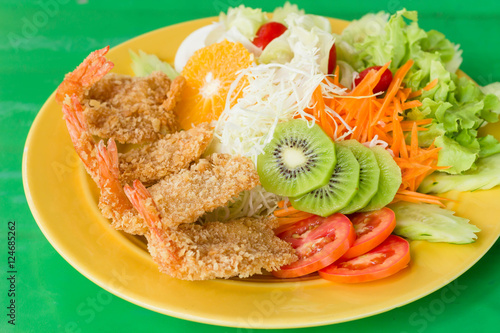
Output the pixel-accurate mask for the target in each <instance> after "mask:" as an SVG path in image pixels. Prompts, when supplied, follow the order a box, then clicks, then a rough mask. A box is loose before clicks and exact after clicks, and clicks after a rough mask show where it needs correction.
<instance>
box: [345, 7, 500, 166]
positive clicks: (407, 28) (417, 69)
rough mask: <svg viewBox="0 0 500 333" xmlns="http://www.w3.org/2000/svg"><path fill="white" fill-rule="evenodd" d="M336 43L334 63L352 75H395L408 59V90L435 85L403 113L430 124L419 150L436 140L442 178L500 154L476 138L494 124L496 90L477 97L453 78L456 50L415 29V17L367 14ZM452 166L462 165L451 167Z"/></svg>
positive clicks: (473, 88)
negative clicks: (377, 70) (376, 69)
mask: <svg viewBox="0 0 500 333" xmlns="http://www.w3.org/2000/svg"><path fill="white" fill-rule="evenodd" d="M405 18H406V19H409V20H410V23H407V21H405ZM338 38H339V39H340V41H338V42H337V44H338V48H339V59H340V60H343V61H345V62H347V63H349V64H350V65H351V66H353V68H354V69H355V70H357V71H361V70H364V69H365V68H367V67H370V66H381V65H383V64H385V63H387V62H389V61H391V64H390V66H389V69H391V70H392V71H393V72H394V71H395V70H397V69H398V68H399V67H401V66H402V65H403V64H404V62H406V61H408V59H412V60H413V61H414V65H413V66H412V68H411V69H410V70H409V72H408V75H407V76H406V77H405V80H404V82H405V84H406V85H407V86H408V87H409V88H412V89H413V90H418V89H422V88H423V87H425V86H426V85H427V84H428V83H429V82H432V81H433V80H435V79H437V80H438V81H437V84H436V85H435V86H434V87H433V88H432V89H429V90H427V91H423V92H422V94H421V95H419V96H416V95H414V97H416V98H417V100H420V101H421V102H422V104H421V105H420V106H416V107H414V108H411V109H409V110H406V111H405V117H406V118H407V119H410V120H421V119H427V118H429V119H432V123H430V124H427V125H426V126H425V128H427V129H429V131H422V132H420V133H419V136H422V138H421V140H420V145H421V146H429V145H430V144H431V143H432V141H433V140H434V139H436V143H435V144H436V146H438V147H442V148H444V149H442V150H441V151H440V152H439V163H438V165H439V166H450V167H449V168H447V169H443V170H442V171H443V172H447V173H451V174H459V173H461V172H463V171H466V170H468V169H470V168H471V167H472V166H473V165H474V162H475V161H476V159H477V158H478V157H479V156H488V154H492V153H496V152H498V151H500V147H498V141H497V140H496V139H494V138H493V137H489V138H488V139H484V138H481V137H479V138H478V133H477V130H478V129H479V127H480V126H482V125H483V124H484V123H485V122H496V121H497V120H498V114H499V113H500V104H499V103H500V102H499V100H498V97H497V96H495V95H494V94H492V92H494V91H495V90H498V86H492V87H490V88H488V89H486V90H484V91H483V92H482V91H481V89H480V88H479V87H478V86H477V85H476V84H475V83H474V82H472V81H470V80H469V79H467V78H459V77H458V76H457V75H456V74H455V72H456V71H457V69H458V67H459V66H460V63H461V62H462V58H461V53H462V51H461V50H459V46H458V45H455V44H453V43H451V42H450V41H449V40H447V39H446V38H445V36H444V35H443V34H441V33H439V32H437V31H434V30H431V31H429V32H425V31H424V30H422V29H420V28H419V26H418V24H417V13H416V12H410V11H406V10H402V11H399V12H397V13H396V14H395V15H393V16H391V17H389V16H388V15H387V14H384V13H378V14H368V15H366V16H364V17H363V18H362V19H360V20H359V21H354V22H353V23H351V24H350V25H349V26H348V27H347V28H346V29H345V30H344V32H343V33H342V35H340V36H339V37H338ZM495 87H496V89H495ZM497 94H498V93H497ZM457 160H460V161H461V163H459V164H456V163H450V161H457Z"/></svg>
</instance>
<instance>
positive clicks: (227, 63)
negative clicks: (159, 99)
mask: <svg viewBox="0 0 500 333" xmlns="http://www.w3.org/2000/svg"><path fill="white" fill-rule="evenodd" d="M252 62H253V55H252V54H251V53H250V52H248V51H247V49H246V48H245V47H244V46H243V45H242V44H241V43H233V42H228V41H227V40H225V41H223V42H220V43H216V44H212V45H210V46H207V47H204V48H202V49H199V50H198V51H196V52H195V53H194V54H193V55H192V56H191V58H189V60H188V62H187V64H186V66H184V69H183V70H182V73H181V75H182V76H184V77H185V78H186V84H185V85H184V88H183V89H182V92H181V100H180V102H179V104H177V106H176V109H175V110H176V113H177V117H178V119H179V124H180V126H181V128H182V129H185V130H187V129H189V128H191V127H193V126H194V125H197V124H200V123H203V122H206V121H212V120H217V119H218V118H219V116H220V114H221V113H222V111H223V110H224V106H225V103H226V97H227V94H228V90H229V87H230V86H231V83H233V81H234V80H235V79H236V77H237V75H238V71H239V70H241V69H244V68H247V67H249V66H250V65H251V64H252ZM245 81H246V80H245ZM241 82H242V83H241V84H243V82H244V81H243V80H242V81H241ZM239 88H240V87H238V88H237V89H235V92H237V91H239V90H240V89H239Z"/></svg>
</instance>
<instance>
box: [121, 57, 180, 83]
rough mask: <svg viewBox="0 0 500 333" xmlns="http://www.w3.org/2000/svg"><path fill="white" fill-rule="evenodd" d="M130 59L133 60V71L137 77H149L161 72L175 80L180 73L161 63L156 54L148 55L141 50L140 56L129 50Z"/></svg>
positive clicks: (165, 63) (167, 64)
mask: <svg viewBox="0 0 500 333" xmlns="http://www.w3.org/2000/svg"><path fill="white" fill-rule="evenodd" d="M129 53H130V58H131V59H132V64H131V67H132V70H133V71H134V73H135V75H136V76H148V75H149V74H151V73H153V72H155V71H160V72H163V73H165V74H167V76H168V77H169V78H170V79H171V80H173V79H175V78H176V77H177V76H179V73H177V71H176V70H175V69H174V68H173V67H172V66H171V65H170V64H169V63H167V62H164V61H161V60H160V59H159V58H158V57H157V56H156V55H154V54H147V53H146V52H144V51H142V50H139V54H137V53H135V52H134V51H132V50H129Z"/></svg>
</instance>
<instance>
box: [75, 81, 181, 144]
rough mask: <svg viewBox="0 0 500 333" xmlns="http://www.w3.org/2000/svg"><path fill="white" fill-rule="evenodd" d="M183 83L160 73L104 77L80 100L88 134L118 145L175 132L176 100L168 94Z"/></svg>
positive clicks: (150, 139)
mask: <svg viewBox="0 0 500 333" xmlns="http://www.w3.org/2000/svg"><path fill="white" fill-rule="evenodd" d="M183 84H184V79H183V78H182V77H179V78H177V79H175V80H174V81H173V82H172V83H171V81H170V79H169V78H168V76H167V75H166V74H164V73H162V72H153V73H152V74H151V75H149V76H147V77H130V76H127V75H120V74H114V73H110V74H108V75H106V76H105V77H103V78H102V79H101V80H99V81H98V82H96V83H95V84H94V85H93V86H92V87H91V88H90V89H89V90H88V92H87V93H86V94H85V96H84V98H83V100H82V105H83V106H84V110H85V111H84V112H85V117H86V118H87V121H88V124H89V130H90V132H91V133H92V134H93V135H97V136H99V137H102V138H113V139H115V140H116V141H118V142H120V143H141V142H151V141H155V140H158V139H160V138H162V137H164V136H165V135H166V134H169V133H173V132H175V131H177V129H178V125H177V120H176V118H175V114H174V112H173V107H174V106H175V104H176V103H175V101H176V100H177V98H178V97H177V96H176V95H172V94H171V95H170V99H169V98H168V92H169V91H170V88H171V86H173V87H174V89H173V91H174V92H177V91H179V90H180V88H179V87H178V86H181V87H182V85H183ZM164 104H165V105H166V106H168V107H170V109H165V108H164V106H163V105H164Z"/></svg>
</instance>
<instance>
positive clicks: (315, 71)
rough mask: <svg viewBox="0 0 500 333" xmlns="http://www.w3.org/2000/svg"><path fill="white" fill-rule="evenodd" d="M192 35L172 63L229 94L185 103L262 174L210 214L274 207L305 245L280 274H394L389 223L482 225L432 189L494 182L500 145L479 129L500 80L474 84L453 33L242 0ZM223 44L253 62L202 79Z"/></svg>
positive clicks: (468, 234)
mask: <svg viewBox="0 0 500 333" xmlns="http://www.w3.org/2000/svg"><path fill="white" fill-rule="evenodd" d="M192 36H194V37H192ZM192 36H190V37H188V38H186V40H185V42H183V44H182V45H181V47H180V48H179V51H178V53H177V55H176V59H175V64H176V69H177V70H178V71H182V72H181V74H182V75H183V76H185V77H187V78H188V79H189V78H190V76H192V77H193V78H194V79H195V80H197V82H199V85H200V86H201V87H202V89H201V88H200V92H201V93H200V94H199V95H200V96H201V97H200V99H201V100H204V99H207V96H208V95H207V94H206V92H207V89H205V87H208V86H209V87H211V89H209V91H210V92H214V91H216V90H214V89H215V88H214V89H212V88H213V87H216V88H217V89H220V90H217V93H215V94H211V95H210V96H209V97H210V99H211V100H214V99H216V97H217V96H219V97H220V96H222V98H219V99H218V100H217V106H218V109H217V113H213V112H212V113H213V114H214V115H212V113H211V112H210V110H211V109H212V108H210V107H207V106H206V105H207V103H198V104H200V105H201V104H203V105H204V106H198V104H193V105H190V106H189V113H190V114H192V115H194V117H201V115H204V114H208V115H210V117H211V118H210V120H214V121H216V123H215V130H214V137H215V139H214V141H213V143H212V145H211V147H210V148H209V151H210V152H218V153H228V154H233V155H243V156H246V157H249V158H251V159H252V161H253V162H254V164H255V165H256V167H257V170H258V172H259V178H260V181H261V184H262V186H257V187H255V188H254V189H252V190H250V191H246V192H244V193H242V194H241V195H240V196H239V197H238V198H235V200H234V202H232V203H230V204H229V205H227V206H226V207H221V208H219V209H217V210H215V211H214V212H211V213H207V214H206V215H205V216H204V217H203V219H202V220H203V221H215V220H218V221H224V220H230V219H234V218H237V217H244V216H258V215H269V214H271V213H273V214H274V215H275V216H276V217H277V218H278V221H279V224H280V226H279V227H278V228H277V229H276V230H275V233H276V235H277V236H278V237H280V238H282V239H285V240H287V241H288V242H289V243H290V244H292V246H293V247H294V248H295V249H296V252H297V254H298V256H299V260H298V261H297V262H295V263H293V264H290V265H287V266H285V267H282V268H281V270H279V271H276V272H274V273H273V274H275V276H278V277H296V276H301V275H305V274H309V273H312V272H315V271H318V270H319V274H320V275H321V276H322V277H324V278H326V279H329V280H333V281H339V282H364V281H371V280H373V279H377V278H381V277H385V276H389V275H391V274H394V273H395V272H397V271H399V270H401V269H403V268H404V267H406V265H407V264H408V262H409V260H410V258H409V244H408V242H407V241H406V240H404V239H402V238H400V237H397V236H394V235H390V234H391V232H393V230H394V233H396V234H398V235H401V236H403V237H405V238H407V239H410V240H416V239H419V240H429V241H433V242H436V241H440V242H450V243H456V244H466V243H470V242H473V241H474V240H475V239H476V238H477V236H476V234H475V233H477V232H479V229H478V228H477V227H475V226H474V225H472V224H469V223H468V220H467V219H464V218H461V217H457V216H454V212H452V211H450V210H447V209H445V208H444V207H445V204H444V202H445V201H446V199H444V198H442V197H439V196H434V195H430V194H428V193H438V194H439V193H442V192H445V191H448V190H451V189H457V190H461V191H466V190H476V189H488V188H491V187H492V186H495V185H497V184H500V180H499V179H500V176H499V172H497V171H495V169H496V168H495V167H496V165H498V163H500V154H499V153H500V143H499V142H498V141H497V139H496V138H495V137H493V136H491V135H486V136H481V135H479V129H480V128H481V127H482V126H484V125H485V124H487V123H493V122H496V121H498V116H499V114H500V100H499V98H500V84H499V83H494V84H491V85H488V86H486V87H479V86H477V85H476V84H475V83H474V82H473V81H471V80H470V79H468V78H466V77H463V76H460V75H458V74H457V73H456V72H457V70H458V68H459V66H460V64H461V62H462V57H461V54H462V51H461V50H460V48H459V45H456V44H454V43H452V42H451V41H449V40H448V39H446V37H445V36H444V35H443V34H441V33H439V32H437V31H434V30H431V31H424V30H423V29H421V28H420V27H419V25H418V22H417V13H416V12H412V11H407V10H401V11H399V12H397V13H396V14H394V15H392V16H391V15H389V14H387V13H383V12H380V13H377V14H367V15H365V16H364V17H362V18H361V19H360V20H358V21H353V22H352V23H351V24H349V26H348V27H347V28H346V29H345V30H344V31H343V32H342V34H340V35H336V34H332V32H331V26H330V22H329V20H328V19H327V18H325V17H322V16H316V15H310V14H306V13H305V12H304V11H303V10H300V9H299V8H298V7H297V6H296V5H291V4H290V3H286V4H285V5H284V6H283V7H279V8H277V9H276V10H275V11H274V12H273V15H272V16H267V15H266V13H264V12H262V10H260V9H252V8H249V7H245V6H243V5H241V6H239V7H237V8H230V9H229V10H228V12H227V13H221V14H220V16H219V22H216V23H214V24H212V25H210V26H207V27H203V28H201V29H200V30H198V31H195V32H194V33H193V34H192ZM224 40H227V41H224ZM223 41H224V42H223ZM221 43H223V45H224V47H225V49H224V50H227V52H225V56H226V57H228V59H229V58H235V57H236V58H237V57H238V56H237V54H236V52H235V51H230V50H232V49H238V48H239V49H240V52H238V54H245V59H246V60H245V63H244V64H243V65H241V66H234V67H232V68H229V67H228V66H226V67H227V68H226V67H224V68H225V70H226V71H227V73H225V76H224V78H225V79H224V80H222V79H219V78H218V77H216V76H215V72H214V73H212V72H213V71H212V69H213V68H215V66H208V69H207V73H205V72H203V77H200V78H199V77H198V74H199V73H200V71H199V70H198V67H197V65H196V64H198V63H201V62H202V61H201V59H209V58H210V59H211V60H214V61H217V59H218V58H217V55H216V53H217V52H216V51H214V50H218V48H217V47H216V46H214V44H215V45H221ZM199 49H201V50H199ZM245 49H246V50H245ZM219 50H220V48H219ZM242 50H245V52H241V51H242ZM188 59H190V60H189V62H188ZM193 59H195V60H196V61H194V60H193ZM133 62H134V66H135V68H137V73H148V71H151V70H153V69H157V68H160V69H161V70H165V68H163V67H162V66H163V63H162V62H161V61H160V60H159V59H157V58H156V59H155V58H153V57H150V56H148V55H145V54H144V53H141V51H140V52H139V56H137V55H135V54H134V55H133ZM186 64H188V65H186ZM193 64H194V65H193ZM167 69H168V67H167ZM170 69H171V68H170ZM134 70H136V69H134ZM217 70H218V69H217ZM217 70H216V71H217ZM141 71H142V72H141ZM173 74H175V73H173ZM138 75H139V74H138ZM169 75H170V74H169ZM214 82H215V83H214ZM216 83H217V84H216ZM222 88H224V89H222ZM219 92H223V94H222V93H219ZM182 103H183V102H181V103H180V105H181V106H182V105H183V104H182ZM214 103H215V102H214ZM220 111H222V113H220V116H219V112H220ZM191 121H192V120H189V121H187V122H185V123H184V125H185V126H188V125H189V124H190V122H191ZM328 152H329V154H328ZM366 156H370V158H371V159H370V158H368V157H366ZM368 159H370V161H371V163H368V162H367V160H368ZM367 170H368V171H367ZM368 185H370V186H368ZM368 188H369V190H368ZM368 192H369V193H368ZM389 203H391V204H390V205H389V206H387V207H389V208H391V209H393V210H394V212H393V211H392V210H391V209H389V208H387V207H384V206H386V205H387V204H389ZM362 210H366V212H364V211H363V212H362ZM338 212H343V213H346V214H351V213H354V214H353V215H348V216H345V215H342V214H340V213H338ZM320 216H323V217H320ZM354 230H356V232H354ZM339 258H340V259H339Z"/></svg>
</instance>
